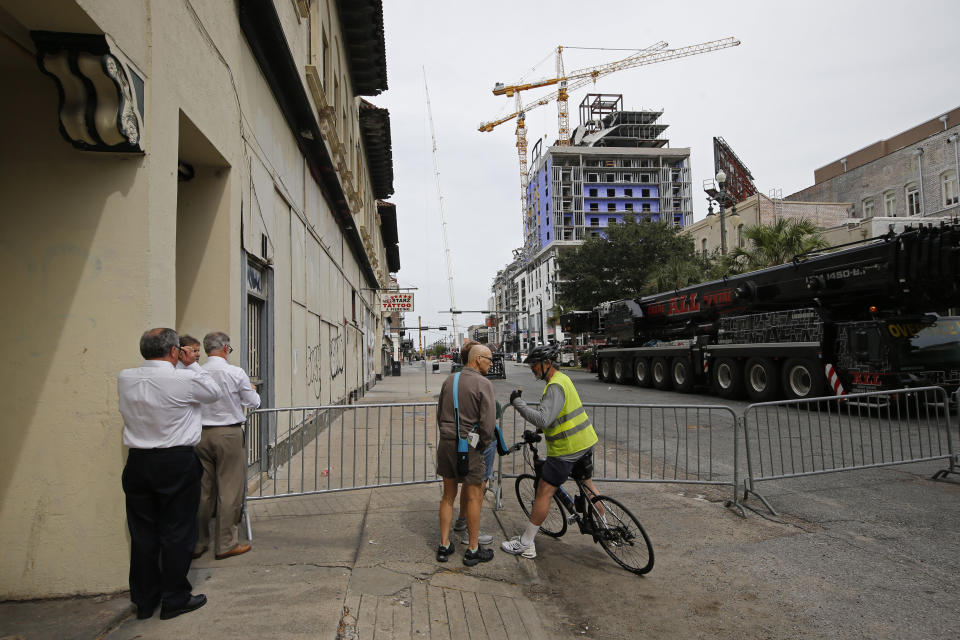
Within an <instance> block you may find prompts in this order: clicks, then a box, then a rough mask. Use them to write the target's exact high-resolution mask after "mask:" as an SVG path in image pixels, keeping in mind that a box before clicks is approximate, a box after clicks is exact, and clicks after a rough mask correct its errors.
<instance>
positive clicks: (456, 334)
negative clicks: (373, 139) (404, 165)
mask: <svg viewBox="0 0 960 640" xmlns="http://www.w3.org/2000/svg"><path fill="white" fill-rule="evenodd" d="M423 91H424V93H425V94H426V96H427V118H428V119H429V121H430V139H431V141H432V142H433V175H434V178H435V180H436V183H437V198H438V199H439V201H440V225H441V226H442V227H443V252H444V255H445V257H446V261H447V285H448V286H449V288H450V310H451V311H456V309H457V302H456V298H455V297H454V291H453V260H452V259H451V258H450V239H449V237H448V236H447V211H446V208H445V207H444V206H443V190H442V189H441V188H440V155H439V154H438V153H437V134H436V132H435V131H434V129H433V109H432V108H431V107H430V89H429V88H428V87H427V71H426V69H424V71H423ZM521 120H522V118H521ZM453 341H454V345H455V346H456V347H457V348H459V347H460V331H459V329H458V327H457V314H456V313H454V314H453Z"/></svg>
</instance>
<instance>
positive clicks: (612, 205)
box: [607, 202, 617, 211]
mask: <svg viewBox="0 0 960 640" xmlns="http://www.w3.org/2000/svg"><path fill="white" fill-rule="evenodd" d="M616 210H617V203H616V202H608V203H607V211H616Z"/></svg>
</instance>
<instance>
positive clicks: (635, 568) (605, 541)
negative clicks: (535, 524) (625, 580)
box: [509, 430, 653, 575]
mask: <svg viewBox="0 0 960 640" xmlns="http://www.w3.org/2000/svg"><path fill="white" fill-rule="evenodd" d="M541 439H542V438H541V436H540V434H538V433H534V432H533V431H529V430H527V431H524V432H523V441H522V442H518V443H516V444H515V445H513V446H512V447H510V449H509V451H519V450H520V449H523V448H524V447H526V450H525V451H524V454H523V459H524V461H525V462H526V463H527V465H529V466H530V467H532V468H533V470H534V473H533V474H530V473H522V474H520V475H519V476H517V484H516V489H517V500H518V501H519V502H520V508H521V509H523V512H524V513H525V514H526V516H527V517H528V518H529V517H530V512H531V510H532V509H533V501H534V498H535V497H536V488H537V484H538V483H539V481H540V476H541V471H542V469H543V465H544V463H545V462H546V460H543V459H541V458H540V455H539V453H538V452H537V447H536V443H537V442H540V441H541ZM528 452H529V454H531V455H532V458H533V459H532V461H531V460H530V457H529V455H528ZM582 462H584V461H582V460H581V461H580V462H578V463H577V464H576V466H574V468H573V471H572V472H571V475H570V477H571V478H572V479H573V481H574V482H576V484H577V491H578V493H577V495H576V497H575V498H573V497H571V496H570V494H569V493H567V491H566V490H565V489H564V488H563V487H557V492H556V493H555V494H554V495H553V500H554V504H555V505H556V507H557V508H556V509H550V511H549V512H548V513H547V519H546V520H544V521H543V524H541V525H540V531H541V532H542V533H544V534H546V535H548V536H551V537H553V538H559V537H560V536H562V535H563V534H565V533H566V532H567V523H568V522H574V523H576V524H577V526H578V527H579V528H580V533H581V534H583V535H588V536H592V537H593V541H594V542H598V543H600V546H601V547H603V550H604V551H606V552H607V555H609V556H610V557H611V558H613V560H614V562H616V563H617V564H619V565H620V566H621V567H623V568H624V569H626V570H627V571H630V572H632V573H636V574H638V575H643V574H645V573H648V572H649V571H650V570H651V569H653V545H652V544H651V543H650V538H649V536H647V532H646V531H644V530H643V526H641V524H640V521H639V520H637V517H636V516H634V515H633V513H631V512H630V510H629V509H627V508H626V507H625V506H623V504H621V503H620V502H618V501H617V500H614V499H613V498H611V497H609V496H602V495H597V494H595V493H594V492H593V491H591V490H590V487H588V486H587V485H586V484H585V483H584V479H585V477H586V475H587V474H588V473H589V471H590V470H592V469H591V467H592V462H591V463H589V465H582V464H581V463H582ZM584 466H586V468H581V467H584ZM588 498H589V499H588ZM597 505H599V506H600V509H598V508H597ZM588 507H589V508H588ZM601 509H602V511H603V513H602V514H601ZM564 512H568V513H569V516H567V515H565V513H564ZM641 541H642V542H641Z"/></svg>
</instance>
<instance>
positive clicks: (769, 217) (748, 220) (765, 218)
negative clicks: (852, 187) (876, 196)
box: [683, 194, 851, 254]
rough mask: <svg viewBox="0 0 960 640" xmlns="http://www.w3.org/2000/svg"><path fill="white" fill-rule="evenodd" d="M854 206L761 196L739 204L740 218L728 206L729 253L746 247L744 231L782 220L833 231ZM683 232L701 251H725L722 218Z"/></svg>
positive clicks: (716, 218)
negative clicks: (806, 223)
mask: <svg viewBox="0 0 960 640" xmlns="http://www.w3.org/2000/svg"><path fill="white" fill-rule="evenodd" d="M850 206H851V205H850V203H834V202H790V201H786V200H772V199H770V198H768V197H767V196H764V195H762V194H757V195H754V196H751V197H750V198H747V199H746V200H744V201H742V202H738V203H737V207H736V215H734V212H733V209H732V208H731V207H727V208H726V209H725V211H724V216H725V220H724V227H725V230H726V233H727V251H728V252H729V251H732V250H733V249H734V248H735V247H737V246H743V244H744V243H746V242H747V240H746V239H745V238H744V237H743V235H742V231H743V230H744V229H746V228H747V227H751V226H755V225H757V224H761V223H762V224H771V223H773V222H774V221H775V220H777V219H778V218H805V219H807V220H809V221H811V222H812V223H814V224H815V225H817V226H818V227H820V228H822V229H823V228H832V227H835V226H837V225H839V224H841V223H842V222H843V221H845V220H847V219H848V217H847V216H848V211H849V209H850ZM683 233H685V234H687V235H689V236H690V237H691V238H693V242H694V245H695V248H696V250H697V251H701V252H702V251H704V250H706V252H707V253H709V254H712V253H713V252H714V251H719V250H720V248H721V233H720V215H719V211H718V210H715V211H714V215H712V216H707V217H706V218H704V219H703V220H699V221H697V222H695V223H694V224H692V225H690V226H689V227H686V228H684V230H683Z"/></svg>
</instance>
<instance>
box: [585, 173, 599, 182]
mask: <svg viewBox="0 0 960 640" xmlns="http://www.w3.org/2000/svg"><path fill="white" fill-rule="evenodd" d="M587 182H597V174H595V173H588V174H587Z"/></svg>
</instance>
